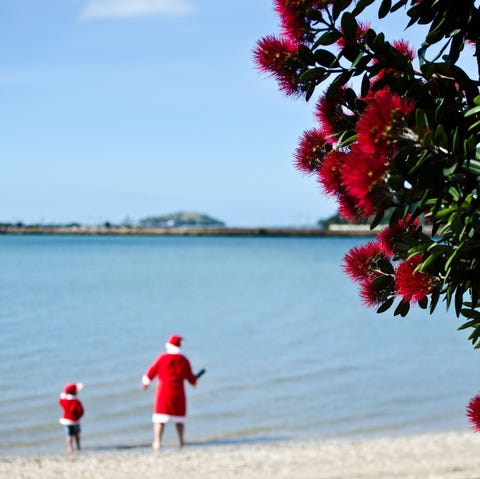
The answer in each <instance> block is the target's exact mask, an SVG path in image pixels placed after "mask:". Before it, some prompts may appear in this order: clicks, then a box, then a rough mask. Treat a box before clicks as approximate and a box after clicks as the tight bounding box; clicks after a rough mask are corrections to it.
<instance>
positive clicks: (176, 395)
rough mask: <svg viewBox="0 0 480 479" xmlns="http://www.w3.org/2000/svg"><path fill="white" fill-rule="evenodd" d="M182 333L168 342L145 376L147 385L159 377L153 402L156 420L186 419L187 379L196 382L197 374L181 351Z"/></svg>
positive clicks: (145, 384)
mask: <svg viewBox="0 0 480 479" xmlns="http://www.w3.org/2000/svg"><path fill="white" fill-rule="evenodd" d="M181 341H182V338H181V337H180V336H171V337H170V338H169V340H168V342H167V343H166V345H165V347H166V352H164V353H162V354H160V356H158V358H157V359H156V360H155V361H154V363H153V364H152V365H151V366H150V367H149V368H148V370H147V372H146V373H145V374H144V376H143V378H142V385H143V387H144V388H146V387H148V385H149V384H150V382H151V381H152V380H153V379H154V378H155V377H156V378H157V379H158V383H157V389H156V393H155V401H154V404H153V416H152V420H153V422H154V423H166V422H168V421H173V422H176V423H183V422H185V417H186V415H187V399H186V395H185V387H184V381H188V382H189V383H190V384H191V385H192V386H195V384H196V383H197V378H196V377H195V375H194V374H193V372H192V368H191V366H190V362H189V360H188V359H187V358H186V357H185V356H184V355H183V354H182V353H181V351H180V344H181Z"/></svg>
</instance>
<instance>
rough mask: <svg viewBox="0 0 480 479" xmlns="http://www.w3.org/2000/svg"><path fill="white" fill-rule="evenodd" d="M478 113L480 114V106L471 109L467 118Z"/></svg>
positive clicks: (466, 114)
mask: <svg viewBox="0 0 480 479" xmlns="http://www.w3.org/2000/svg"><path fill="white" fill-rule="evenodd" d="M477 98H478V97H477ZM476 113H480V105H479V106H474V107H473V108H470V110H468V111H467V113H465V116H472V115H475V114H476Z"/></svg>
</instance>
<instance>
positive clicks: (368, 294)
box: [360, 273, 385, 307]
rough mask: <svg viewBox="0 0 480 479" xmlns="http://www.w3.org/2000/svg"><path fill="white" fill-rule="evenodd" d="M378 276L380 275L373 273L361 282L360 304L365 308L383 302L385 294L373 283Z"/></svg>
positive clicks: (376, 283) (377, 284)
mask: <svg viewBox="0 0 480 479" xmlns="http://www.w3.org/2000/svg"><path fill="white" fill-rule="evenodd" d="M380 276H381V275H380V274H379V273H374V274H372V275H370V277H368V278H366V279H365V280H364V281H362V282H361V284H360V297H361V298H362V303H363V304H364V305H365V306H368V307H372V306H377V305H379V304H381V303H382V302H383V297H384V293H385V292H384V290H383V289H382V288H381V287H380V286H379V283H378V282H376V281H375V280H376V279H377V278H379V277H380Z"/></svg>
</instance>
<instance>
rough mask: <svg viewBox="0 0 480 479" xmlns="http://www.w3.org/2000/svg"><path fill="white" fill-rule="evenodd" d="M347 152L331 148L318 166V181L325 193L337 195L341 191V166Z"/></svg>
mask: <svg viewBox="0 0 480 479" xmlns="http://www.w3.org/2000/svg"><path fill="white" fill-rule="evenodd" d="M346 156H347V154H346V153H344V152H343V151H337V150H332V151H331V152H330V153H328V154H327V155H325V157H324V159H323V161H322V163H321V165H320V168H319V170H318V173H319V178H318V179H319V182H320V184H321V185H322V187H323V190H324V191H325V193H326V194H327V195H338V194H339V193H341V192H342V190H343V187H342V168H343V163H344V162H345V158H346Z"/></svg>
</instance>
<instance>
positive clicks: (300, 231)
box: [0, 225, 377, 237]
mask: <svg viewBox="0 0 480 479" xmlns="http://www.w3.org/2000/svg"><path fill="white" fill-rule="evenodd" d="M339 226H342V227H341V228H340V227H337V228H330V229H323V228H272V227H251V228H246V227H245V228H244V227H238V228H231V227H221V228H214V227H208V228H204V227H175V228H135V227H124V226H109V227H106V226H5V225H3V226H0V234H4V235H85V236H88V235H91V236H108V235H111V236H239V237H243V236H256V237H258V236H260V237H262V236H264V237H370V236H375V234H376V233H377V231H376V230H373V231H372V230H370V229H369V227H368V225H350V226H347V225H339ZM355 226H357V227H355ZM358 226H361V227H360V228H359V227H358Z"/></svg>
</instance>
